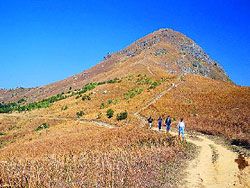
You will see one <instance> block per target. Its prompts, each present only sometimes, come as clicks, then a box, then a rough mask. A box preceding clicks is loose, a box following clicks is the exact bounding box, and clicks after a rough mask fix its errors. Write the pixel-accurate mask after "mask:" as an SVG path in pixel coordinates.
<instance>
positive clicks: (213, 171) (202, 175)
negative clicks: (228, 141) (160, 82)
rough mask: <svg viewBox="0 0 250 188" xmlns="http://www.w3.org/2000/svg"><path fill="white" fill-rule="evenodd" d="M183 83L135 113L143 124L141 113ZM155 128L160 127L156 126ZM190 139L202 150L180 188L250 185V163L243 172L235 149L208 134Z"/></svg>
mask: <svg viewBox="0 0 250 188" xmlns="http://www.w3.org/2000/svg"><path fill="white" fill-rule="evenodd" d="M180 84H181V82H178V83H176V84H172V86H171V87H169V88H168V89H167V90H165V91H163V92H161V93H160V94H158V95H156V96H155V97H154V98H152V99H151V100H150V101H149V102H148V103H147V104H146V105H145V106H144V107H143V108H141V109H140V110H139V111H137V112H135V113H134V115H135V116H136V117H137V118H138V119H139V120H140V121H141V124H142V125H145V124H146V118H145V117H143V116H142V115H141V114H140V112H142V111H143V110H145V109H147V108H148V107H149V106H150V105H152V104H154V103H155V102H157V101H158V100H159V99H160V98H161V97H162V96H164V95H165V94H167V93H168V92H169V91H170V90H172V89H173V88H176V87H177V86H179V85H180ZM153 130H157V129H156V128H154V129H153ZM157 131H158V130H157ZM171 134H174V135H176V134H177V133H176V132H171ZM187 141H188V142H190V143H193V144H195V145H196V146H198V147H199V148H200V152H199V155H198V156H197V157H196V158H195V159H194V160H193V161H191V162H190V164H189V165H188V168H187V169H186V175H187V177H186V178H185V184H184V185H183V186H180V187H183V188H203V187H211V188H213V187H214V188H217V187H219V188H229V187H237V188H238V187H239V188H241V187H242V188H243V187H244V188H245V187H250V167H249V166H248V167H246V168H245V169H244V170H243V171H240V170H239V168H238V164H237V163H236V162H235V159H237V154H236V153H235V152H233V151H230V150H228V149H227V148H226V147H224V146H222V145H219V144H216V143H215V142H214V141H212V140H210V139H209V138H207V137H206V136H205V135H199V136H197V137H196V139H193V138H191V137H190V138H189V137H188V136H187ZM248 163H250V162H248Z"/></svg>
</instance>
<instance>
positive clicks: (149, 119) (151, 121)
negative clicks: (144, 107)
mask: <svg viewBox="0 0 250 188" xmlns="http://www.w3.org/2000/svg"><path fill="white" fill-rule="evenodd" d="M148 124H149V128H150V129H151V128H152V124H153V118H152V117H151V116H150V117H149V118H148Z"/></svg>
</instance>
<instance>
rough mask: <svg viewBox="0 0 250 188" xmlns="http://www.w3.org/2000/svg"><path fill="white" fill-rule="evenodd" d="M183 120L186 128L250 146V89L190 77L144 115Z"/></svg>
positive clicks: (198, 77)
mask: <svg viewBox="0 0 250 188" xmlns="http://www.w3.org/2000/svg"><path fill="white" fill-rule="evenodd" d="M160 113H162V114H170V115H171V116H172V117H175V119H176V120H177V121H178V120H179V118H180V117H184V118H185V120H186V123H187V129H192V130H197V131H200V132H203V133H206V134H213V135H223V136H225V137H226V138H228V139H230V140H233V139H236V140H239V141H242V142H245V144H247V143H248V144H249V143H250V127H249V126H250V118H249V114H250V88H249V87H239V86H235V85H233V84H230V83H226V82H221V81H215V80H212V79H208V78H203V77H200V76H194V75H189V76H186V77H185V81H184V82H183V83H182V84H181V85H179V86H178V87H177V88H175V89H174V90H172V91H171V92H169V93H168V94H167V95H165V96H164V97H162V98H161V99H160V100H159V101H158V102H157V103H155V104H154V105H153V106H151V107H150V108H148V109H146V110H145V111H144V112H143V114H144V115H149V114H154V116H155V118H156V117H157V115H158V114H160Z"/></svg>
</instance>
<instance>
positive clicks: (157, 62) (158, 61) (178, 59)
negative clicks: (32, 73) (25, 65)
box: [0, 29, 229, 102]
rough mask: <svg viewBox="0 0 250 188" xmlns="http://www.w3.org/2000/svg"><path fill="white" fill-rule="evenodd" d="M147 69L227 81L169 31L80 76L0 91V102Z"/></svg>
mask: <svg viewBox="0 0 250 188" xmlns="http://www.w3.org/2000/svg"><path fill="white" fill-rule="evenodd" d="M142 70H143V71H144V72H145V70H147V71H148V72H149V73H150V74H154V71H164V72H168V73H171V74H181V73H184V74H185V73H190V74H198V75H202V76H205V77H209V78H212V79H216V80H223V81H229V78H228V76H227V75H226V74H225V72H224V71H223V69H222V68H221V67H220V65H219V64H218V63H217V62H215V61H214V60H212V59H211V58H210V57H209V56H208V55H207V54H206V53H205V52H204V51H203V50H202V48H201V47H200V46H198V45H197V44H196V43H195V42H194V41H193V40H191V39H189V38H188V37H186V36H185V35H183V34H181V33H179V32H176V31H173V30H171V29H160V30H158V31H156V32H153V33H151V34H149V35H147V36H145V37H143V38H141V39H139V40H137V41H136V42H134V43H133V44H131V45H130V46H128V47H126V48H125V49H123V50H121V51H119V52H117V53H113V54H109V55H107V56H106V57H105V58H104V60H103V61H102V62H100V63H99V64H97V65H96V66H94V67H92V68H90V69H89V70H86V71H84V72H82V73H80V74H77V75H74V76H72V77H69V78H67V79H64V80H62V81H58V82H55V83H52V84H49V85H46V86H42V87H36V88H32V89H16V90H1V91H0V102H10V101H18V100H20V99H22V98H26V99H27V101H28V102H31V101H36V100H41V99H43V98H46V97H49V96H52V95H55V94H58V93H61V92H67V91H68V90H69V89H70V88H72V89H78V88H81V87H82V86H83V85H85V84H87V83H88V82H91V81H100V80H107V79H109V78H114V77H120V76H124V75H126V74H128V73H137V72H140V71H142Z"/></svg>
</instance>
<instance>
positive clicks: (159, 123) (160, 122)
mask: <svg viewBox="0 0 250 188" xmlns="http://www.w3.org/2000/svg"><path fill="white" fill-rule="evenodd" d="M161 125H162V117H161V116H160V117H159V118H158V129H159V131H160V130H161Z"/></svg>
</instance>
